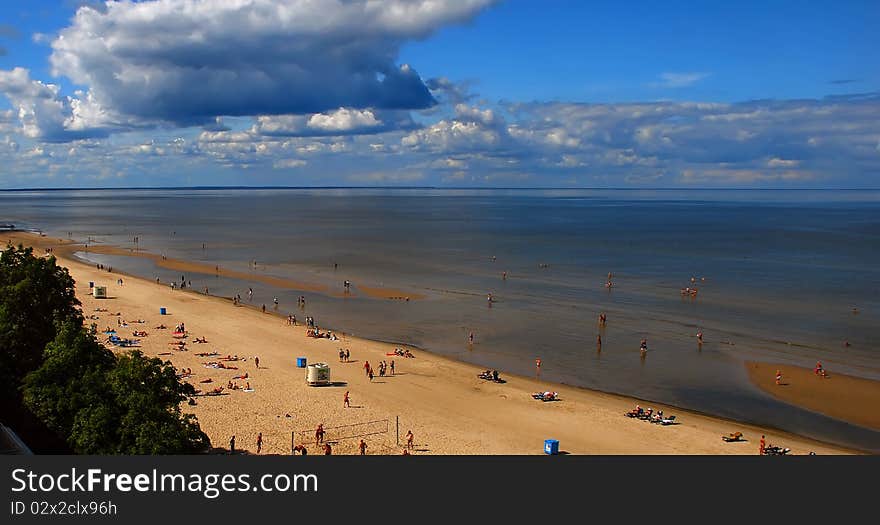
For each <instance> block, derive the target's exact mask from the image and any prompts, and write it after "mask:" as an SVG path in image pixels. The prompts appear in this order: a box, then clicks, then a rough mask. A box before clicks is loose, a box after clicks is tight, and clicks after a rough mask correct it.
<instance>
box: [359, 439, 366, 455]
mask: <svg viewBox="0 0 880 525" xmlns="http://www.w3.org/2000/svg"><path fill="white" fill-rule="evenodd" d="M358 450H359V451H360V454H361V456H366V455H367V443H366V442H365V441H364V440H363V439H362V440H361V442H360V443H358Z"/></svg>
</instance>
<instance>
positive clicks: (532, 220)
mask: <svg viewBox="0 0 880 525" xmlns="http://www.w3.org/2000/svg"><path fill="white" fill-rule="evenodd" d="M878 212H880V192H876V191H858V192H855V191H708V190H705V191H704V190H691V191H681V190H657V191H647V190H548V191H541V190H428V189H425V190H384V189H372V190H367V189H326V190H274V189H273V190H95V191H42V192H40V191H27V192H0V223H6V222H11V223H15V224H16V225H19V226H23V227H31V228H39V229H41V230H43V231H44V232H46V233H47V234H48V235H52V236H59V237H65V238H66V237H68V234H69V235H70V237H71V238H73V239H77V240H80V241H86V240H87V239H88V238H90V237H91V238H92V239H94V240H97V241H98V242H104V243H109V244H116V245H119V246H122V247H126V248H130V247H134V246H135V245H134V244H133V242H132V239H133V237H135V236H137V237H138V238H139V242H138V247H139V248H141V249H146V250H149V251H151V252H154V253H164V254H166V255H168V256H169V257H173V258H179V259H185V260H194V261H203V262H206V263H208V264H210V265H212V266H213V265H215V264H219V265H221V266H223V267H224V268H231V269H238V270H240V271H244V272H259V273H261V274H268V275H276V276H280V277H288V278H292V279H295V280H299V281H305V282H314V283H320V284H325V285H327V286H329V287H330V288H331V289H332V290H333V294H328V295H320V294H315V293H308V292H301V291H297V290H273V289H269V288H268V287H267V286H265V285H262V284H261V283H259V282H245V281H237V280H234V279H228V278H218V277H216V276H214V275H197V274H193V275H187V276H186V277H187V279H188V280H192V282H193V288H195V289H196V290H203V289H204V288H205V287H206V286H207V287H209V290H210V292H211V293H212V294H215V295H225V296H232V295H234V294H235V293H240V294H241V295H242V297H243V298H245V300H246V299H247V294H246V291H247V288H248V287H249V286H250V287H252V288H253V289H254V303H255V304H257V305H260V304H262V303H265V304H266V305H267V307H268V308H272V298H273V297H275V296H277V297H278V298H279V302H280V306H279V312H280V313H282V314H286V313H288V312H294V313H296V315H297V317H298V318H300V319H301V318H302V317H304V316H305V315H312V316H314V317H315V318H316V319H317V320H318V324H319V325H321V326H328V327H331V328H338V329H341V330H345V331H346V332H348V333H354V334H356V335H360V336H363V337H369V338H374V339H382V340H387V341H398V342H403V343H407V344H412V345H416V346H419V347H423V348H427V349H429V350H431V351H434V352H437V353H440V354H445V355H449V356H452V357H455V358H457V359H461V360H465V361H469V362H474V363H478V364H481V365H483V366H486V367H490V368H498V369H500V370H502V371H509V372H515V373H521V374H525V375H531V374H534V373H535V367H534V360H535V359H536V358H540V359H541V360H542V367H541V377H543V378H546V379H548V380H552V381H557V382H564V383H568V384H573V385H578V386H585V387H589V388H595V389H599V390H604V391H609V392H617V393H622V394H627V395H632V396H636V397H640V398H643V399H653V400H656V401H660V402H666V403H670V404H675V405H679V406H682V407H687V408H691V409H695V410H700V411H704V412H708V413H712V414H718V415H722V416H726V417H733V418H736V419H743V420H748V421H752V422H755V423H759V424H765V425H771V426H776V427H779V428H782V429H785V430H790V431H794V432H798V433H802V434H807V435H811V436H814V437H817V438H820V439H824V440H828V441H834V442H838V443H841V444H847V445H853V446H858V447H860V448H866V449H869V450H874V451H880V433H878V432H874V431H870V430H867V429H860V428H858V427H854V426H852V425H848V424H845V423H842V422H838V421H834V420H832V419H830V418H827V417H824V416H820V415H817V414H813V413H810V412H808V411H805V410H801V409H798V408H795V407H790V406H787V405H784V404H782V403H779V402H776V401H774V400H772V399H770V398H768V396H766V395H765V394H763V393H761V392H759V391H758V390H756V389H755V388H754V387H752V386H751V384H750V383H749V382H748V379H747V377H746V374H745V370H744V367H743V361H745V360H764V361H778V362H788V363H791V364H797V365H801V366H807V367H811V366H812V365H813V364H814V363H815V361H816V360H821V361H822V362H823V363H824V365H825V367H826V368H827V369H828V370H829V371H832V372H835V371H837V372H843V373H850V374H854V375H859V376H863V377H868V378H872V379H880V356H878V353H877V352H876V351H875V347H876V343H877V342H878V341H877V335H876V327H877V326H880V322H878V315H880V270H878V265H877V264H876V263H874V260H875V259H876V256H877V255H878V253H880V213H878ZM203 243H204V245H205V249H203V248H202V246H203ZM88 257H89V258H90V260H92V261H93V262H104V263H105V264H112V265H113V266H114V267H116V268H118V269H120V270H123V271H128V272H131V273H134V274H138V275H142V276H144V277H147V278H150V279H155V278H156V277H157V276H158V277H160V278H161V279H162V280H163V281H165V282H169V281H172V280H175V281H176V280H179V279H180V273H179V272H175V271H170V270H165V269H161V268H157V267H155V265H154V264H153V263H152V262H151V261H149V260H145V259H136V258H131V257H118V256H117V257H113V256H101V255H96V254H88ZM493 257H494V260H493ZM253 260H256V261H257V263H258V265H257V269H256V270H253V269H252V268H251V267H250V262H251V261H253ZM334 263H337V264H338V268H337V269H336V270H334V266H333V265H334ZM541 264H546V265H547V266H546V267H543V268H542V267H540V266H539V265H541ZM504 271H506V272H507V274H508V277H507V279H506V280H503V279H502V277H501V274H502V272H504ZM609 271H611V272H613V273H614V278H613V282H614V286H613V287H612V288H611V289H610V290H608V289H607V288H606V287H605V286H604V283H605V280H606V275H607V273H608V272H609ZM692 276H693V277H695V279H696V282H695V284H694V286H696V287H697V288H698V289H699V293H698V296H697V297H696V298H695V299H691V298H683V297H682V296H681V295H680V293H679V290H680V289H681V288H683V287H685V286H691V283H690V278H691V277H692ZM703 278H705V280H704V279H703ZM345 279H348V280H351V281H352V283H353V296H351V297H334V296H333V295H336V294H338V293H339V292H342V282H343V280H345ZM359 284H362V285H364V286H385V287H390V288H396V289H402V290H408V291H411V292H416V293H420V294H424V295H426V298H425V299H424V300H418V301H416V300H412V301H409V302H405V301H395V300H380V299H370V298H367V297H364V296H363V294H359V293H358V289H357V287H358V285H359ZM489 293H491V294H492V295H493V297H494V298H495V302H494V303H492V305H491V306H489V303H488V301H487V294H489ZM299 295H306V297H307V301H306V304H307V307H306V308H305V310H299V309H297V307H296V298H297V297H298V296H299ZM854 307H855V308H858V313H857V314H856V313H853V310H852V309H853V308H854ZM601 311H605V312H606V313H607V315H608V325H607V327H606V328H605V329H604V330H603V331H602V332H601V335H602V341H603V344H602V350H601V352H597V348H596V335H597V333H600V332H599V330H598V327H597V323H596V319H597V316H598V314H599V313H600V312H601ZM698 329H702V331H703V333H704V340H705V343H704V344H703V345H702V347H699V346H698V345H697V344H696V339H695V337H694V334H695V333H696V331H697V330H698ZM471 331H473V332H474V334H475V340H476V343H475V344H474V345H473V347H468V345H467V335H468V333H469V332H471ZM642 337H646V338H647V339H648V345H649V352H648V354H647V355H646V356H645V358H644V359H642V358H641V357H640V355H639V351H638V345H639V340H640V339H641V338H642ZM844 340H847V341H849V342H850V343H851V345H852V346H850V347H848V348H844V347H843V345H842V343H843V341H844ZM878 401H880V400H878Z"/></svg>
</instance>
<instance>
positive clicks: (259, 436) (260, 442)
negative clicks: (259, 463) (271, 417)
mask: <svg viewBox="0 0 880 525" xmlns="http://www.w3.org/2000/svg"><path fill="white" fill-rule="evenodd" d="M261 450H263V433H262V432H260V433H259V434H257V454H259V453H260V451H261Z"/></svg>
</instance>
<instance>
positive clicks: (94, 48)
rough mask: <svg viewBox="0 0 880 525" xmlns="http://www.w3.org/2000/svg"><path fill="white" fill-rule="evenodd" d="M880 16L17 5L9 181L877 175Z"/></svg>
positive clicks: (0, 107) (427, 2) (766, 179)
mask: <svg viewBox="0 0 880 525" xmlns="http://www.w3.org/2000/svg"><path fill="white" fill-rule="evenodd" d="M823 4H824V5H823ZM878 27H880V3H878V2H876V1H873V2H871V1H866V2H834V3H831V2H827V3H819V2H785V1H772V0H771V1H764V2H752V1H741V2H700V3H694V2H675V1H667V2H651V1H644V2H641V1H632V2H611V1H608V2H588V1H580V2H574V1H562V0H557V1H550V2H534V1H522V0H507V1H493V0H457V1H456V0H449V1H445V2H444V1H438V0H387V1H378V0H321V1H318V0H150V1H142V2H130V1H122V2H97V1H88V0H85V1H76V0H56V1H49V0H31V1H29V2H4V3H2V4H0V188H37V187H58V188H63V187H157V186H225V185H234V186H436V187H562V188H564V187H579V188H602V187H613V188H625V187H637V188H638V187H651V188H666V187H670V188H687V187H699V188H707V187H709V188H713V187H717V188H724V187H731V188H743V187H749V188H752V187H754V188H765V187H766V188H880V67H878V66H880V60H878V51H877V50H878V49H880V31H877V28H878Z"/></svg>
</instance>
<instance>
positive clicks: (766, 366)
mask: <svg viewBox="0 0 880 525" xmlns="http://www.w3.org/2000/svg"><path fill="white" fill-rule="evenodd" d="M823 367H824V365H823ZM746 369H747V370H748V372H749V378H750V379H751V380H752V382H753V383H754V384H755V385H757V386H758V387H759V388H761V389H762V390H764V391H765V392H768V393H769V394H770V395H772V396H773V397H776V398H778V399H781V400H782V401H785V402H787V403H793V404H796V405H799V406H802V407H804V408H808V409H810V410H813V411H815V412H819V413H820V414H825V415H827V416H831V417H833V418H837V419H842V420H844V421H849V422H851V423H855V424H856V425H861V426H863V427H867V428H872V429H875V430H880V414H878V413H877V411H876V410H874V409H873V407H875V406H877V402H878V401H880V383H878V382H877V381H871V380H869V379H863V378H861V377H853V376H848V375H845V374H840V373H837V372H835V371H833V370H828V369H827V368H825V372H826V375H825V376H824V377H823V376H819V375H817V374H816V373H815V370H814V369H809V368H804V367H799V366H792V365H784V364H778V363H754V362H748V363H746ZM777 370H778V371H780V372H782V381H781V382H780V384H779V385H777V384H776V371H777Z"/></svg>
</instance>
